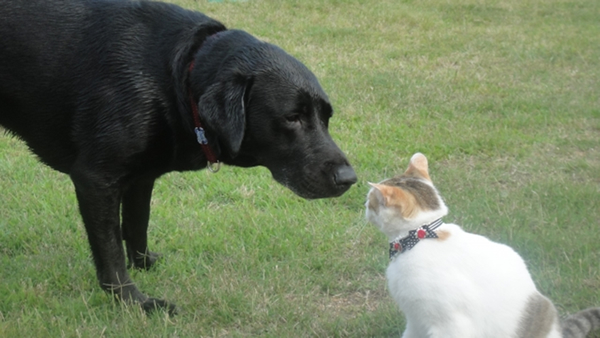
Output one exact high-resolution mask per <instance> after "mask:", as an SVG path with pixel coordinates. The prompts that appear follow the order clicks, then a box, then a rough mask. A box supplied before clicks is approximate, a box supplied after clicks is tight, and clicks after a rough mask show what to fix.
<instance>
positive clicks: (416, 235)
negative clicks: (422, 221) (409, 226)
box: [390, 218, 444, 260]
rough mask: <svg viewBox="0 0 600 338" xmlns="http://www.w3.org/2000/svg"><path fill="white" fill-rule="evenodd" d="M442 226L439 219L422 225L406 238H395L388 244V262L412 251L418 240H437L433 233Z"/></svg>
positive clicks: (410, 232)
mask: <svg viewBox="0 0 600 338" xmlns="http://www.w3.org/2000/svg"><path fill="white" fill-rule="evenodd" d="M442 224H444V222H442V219H441V218H438V219H436V220H435V221H433V222H431V223H429V224H426V225H422V226H421V227H419V228H418V229H416V230H411V231H409V232H408V236H406V237H402V238H396V239H395V240H393V241H391V242H390V260H392V259H394V258H395V257H396V256H397V255H399V254H401V253H403V252H405V251H408V250H410V249H412V248H413V247H414V246H415V245H417V243H419V241H420V240H422V239H425V238H438V236H437V234H436V233H435V232H434V230H435V229H437V228H439V226H440V225H442Z"/></svg>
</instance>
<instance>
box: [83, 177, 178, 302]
mask: <svg viewBox="0 0 600 338" xmlns="http://www.w3.org/2000/svg"><path fill="white" fill-rule="evenodd" d="M71 179H72V181H73V183H74V185H75V192H76V194H77V200H78V201H79V210H80V212H81V216H82V218H83V223H84V225H85V229H86V231H87V235H88V240H89V242H90V247H91V249H92V255H93V257H94V263H95V265H96V274H97V276H98V280H99V282H100V286H101V287H102V288H103V289H104V290H106V291H107V292H109V293H111V294H113V295H114V296H115V298H116V299H118V300H120V301H125V302H135V303H139V304H140V305H141V306H142V307H143V308H144V310H146V311H152V310H154V309H157V308H163V309H165V310H167V311H169V312H171V313H172V312H174V311H175V306H174V305H173V304H169V303H167V302H165V301H164V300H158V299H154V298H149V297H148V296H146V295H144V294H143V293H142V292H141V291H139V290H138V288H137V287H136V286H135V284H134V283H133V281H132V280H131V278H130V277H129V274H128V273H127V269H126V266H125V253H124V250H123V243H122V236H121V227H120V225H119V206H120V202H121V195H122V192H121V190H122V188H121V186H120V184H119V183H117V182H118V180H117V179H114V180H111V179H107V175H106V174H105V173H102V174H99V173H97V172H94V171H93V169H90V168H89V167H84V166H74V168H73V170H72V172H71Z"/></svg>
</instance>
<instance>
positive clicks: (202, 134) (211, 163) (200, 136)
mask: <svg viewBox="0 0 600 338" xmlns="http://www.w3.org/2000/svg"><path fill="white" fill-rule="evenodd" d="M222 32H223V31H220V32H217V33H215V34H211V35H209V36H208V37H207V38H206V39H205V40H204V42H203V43H202V44H201V45H200V47H199V48H198V49H197V50H196V52H195V53H194V54H193V56H192V61H190V64H189V66H188V68H187V71H188V80H189V79H191V77H192V71H193V70H194V65H195V60H194V58H195V57H196V54H197V53H198V52H199V51H200V50H201V49H203V48H210V46H211V45H212V44H214V43H215V41H217V40H218V39H219V38H220V37H221V36H222V34H221V33H222ZM188 96H189V99H190V107H191V110H192V117H193V119H194V133H195V134H196V141H197V142H198V144H200V147H201V148H202V151H203V152H204V155H205V156H206V160H207V161H208V164H207V168H208V170H210V171H212V172H213V173H216V172H217V171H219V169H220V167H221V162H219V159H218V158H217V155H215V153H214V151H213V148H212V147H211V146H210V145H209V143H208V138H207V137H206V131H205V129H204V127H203V126H202V121H200V113H199V111H198V103H197V101H198V100H197V99H196V98H194V94H193V92H192V89H191V85H190V84H189V83H188Z"/></svg>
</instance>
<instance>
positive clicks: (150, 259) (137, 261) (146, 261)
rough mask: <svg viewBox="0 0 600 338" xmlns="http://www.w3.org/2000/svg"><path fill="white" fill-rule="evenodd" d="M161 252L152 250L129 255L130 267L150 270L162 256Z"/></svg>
mask: <svg viewBox="0 0 600 338" xmlns="http://www.w3.org/2000/svg"><path fill="white" fill-rule="evenodd" d="M160 256H161V255H160V254H159V253H156V252H152V251H147V252H146V253H145V254H140V253H137V254H136V255H135V256H134V257H131V255H130V256H129V264H128V265H127V267H128V268H132V267H135V268H136V269H140V270H150V268H152V267H153V266H154V264H155V263H156V261H158V259H159V258H160Z"/></svg>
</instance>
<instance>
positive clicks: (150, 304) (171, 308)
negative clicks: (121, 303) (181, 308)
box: [141, 298, 178, 316]
mask: <svg viewBox="0 0 600 338" xmlns="http://www.w3.org/2000/svg"><path fill="white" fill-rule="evenodd" d="M141 305H142V309H144V311H145V312H146V313H147V314H150V313H154V312H156V311H165V312H167V313H168V314H169V315H170V316H174V315H176V314H177V312H178V311H177V307H176V306H175V304H173V303H169V302H167V301H165V300H162V299H156V298H148V299H146V301H144V302H142V303H141Z"/></svg>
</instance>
